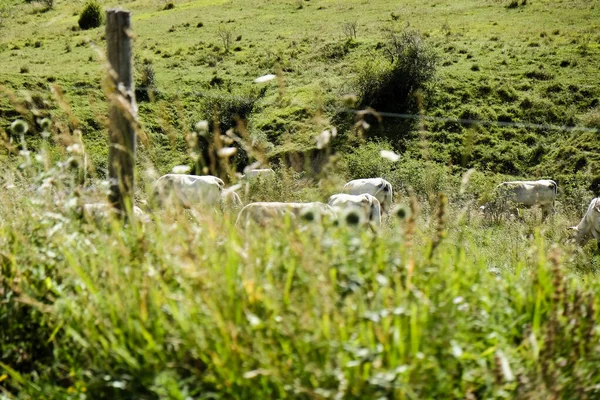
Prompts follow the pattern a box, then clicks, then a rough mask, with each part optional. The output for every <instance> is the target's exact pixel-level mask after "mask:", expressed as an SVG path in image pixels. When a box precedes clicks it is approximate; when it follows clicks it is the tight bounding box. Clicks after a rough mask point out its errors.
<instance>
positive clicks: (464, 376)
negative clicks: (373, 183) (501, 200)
mask: <svg viewBox="0 0 600 400" xmlns="http://www.w3.org/2000/svg"><path fill="white" fill-rule="evenodd" d="M99 3H100V5H101V6H102V7H103V8H104V7H108V6H111V5H114V4H113V3H110V2H108V1H100V2H99ZM90 4H91V3H90ZM126 6H127V8H129V9H131V10H132V11H133V15H134V19H133V23H134V33H135V35H136V49H135V53H136V66H137V76H136V78H137V82H138V88H137V90H136V95H137V97H138V101H139V117H140V120H141V129H140V130H139V132H138V133H139V136H140V146H139V151H138V166H137V178H138V181H137V187H138V191H137V193H136V203H137V204H139V205H141V206H142V207H144V208H145V209H146V210H147V211H150V210H153V213H152V214H151V218H150V220H141V221H137V220H132V221H131V222H130V223H128V224H127V225H122V224H121V222H119V221H117V220H114V221H111V220H109V219H100V220H97V221H96V220H89V219H88V218H85V217H84V216H83V215H82V210H81V206H82V204H84V203H86V202H94V201H101V200H103V199H105V196H106V193H105V189H106V188H105V186H103V184H102V179H103V178H105V176H106V175H105V174H106V166H107V160H106V157H107V146H106V114H107V112H106V109H107V106H106V96H105V94H106V93H105V91H107V90H110V89H107V87H106V85H103V83H102V79H103V78H104V76H105V70H104V69H103V68H102V67H101V60H102V55H101V54H102V49H103V47H104V41H103V40H104V32H103V28H96V29H90V30H86V31H81V30H79V27H78V21H79V19H80V18H81V15H82V12H83V11H84V8H85V5H84V3H83V2H68V1H66V0H65V1H54V2H44V3H37V2H28V1H12V2H5V3H0V57H1V59H2V60H3V62H2V63H1V64H0V83H1V84H2V86H1V87H0V89H2V95H0V136H2V140H3V143H4V147H5V150H4V151H3V152H2V155H1V157H2V161H3V163H2V174H1V176H2V178H1V180H0V183H1V185H2V191H1V192H0V267H1V270H0V354H2V357H1V358H0V390H1V393H0V397H2V398H13V397H17V398H35V399H38V398H107V399H108V398H110V399H113V398H144V399H158V398H175V399H185V398H240V399H244V398H283V397H289V398H401V399H403V398H408V399H412V398H469V399H479V398H522V399H547V398H578V399H583V398H596V397H598V396H599V393H598V382H599V381H600V374H599V372H598V369H597V365H598V361H599V360H598V356H597V355H598V354H599V351H600V338H599V332H600V331H599V330H598V326H597V324H596V318H597V317H598V305H599V302H600V288H599V287H598V285H597V283H596V282H597V279H596V274H597V268H598V258H597V256H595V254H594V253H593V250H594V248H595V244H593V243H590V244H588V245H587V246H585V247H583V248H579V247H576V246H574V245H573V244H571V243H569V241H568V240H567V239H568V234H567V232H566V227H567V226H570V225H573V224H574V223H576V222H577V221H578V220H579V218H580V217H581V215H582V212H583V210H585V208H586V206H587V204H588V203H589V200H590V199H591V198H592V196H593V195H594V193H595V192H596V191H597V189H598V185H599V184H600V175H599V172H598V171H599V170H598V167H599V166H600V156H598V154H600V153H599V150H600V148H599V145H598V128H599V127H600V118H599V115H600V109H599V98H600V89H598V85H597V82H598V75H599V74H598V68H597V66H598V65H599V64H600V48H599V44H600V36H598V33H597V28H598V22H597V21H599V20H600V18H599V17H600V8H598V6H597V5H595V4H594V3H593V2H592V3H589V2H585V1H583V0H581V1H580V0H573V1H561V2H556V1H543V0H538V1H536V0H533V1H532V0H529V1H520V2H519V1H507V2H503V1H498V0H487V1H481V2H469V1H463V0H461V1H456V2H440V1H435V0H426V1H408V2H404V3H403V5H402V6H398V5H394V4H390V2H389V1H384V0H375V1H369V2H365V1H362V0H356V1H354V0H348V1H343V2H342V1H333V0H310V1H306V0H304V1H301V0H298V1H291V0H290V1H287V2H285V1H284V2H274V1H270V0H264V1H263V0H252V1H245V2H238V1H222V0H194V1H169V2H164V1H158V0H135V1H131V2H129V3H127V4H126ZM97 50H98V51H97ZM270 73H273V74H276V75H277V78H276V79H274V80H272V81H269V82H266V83H253V80H254V79H255V78H256V77H259V76H263V75H266V74H270ZM364 107H373V108H374V109H375V111H381V112H384V113H383V114H382V115H383V117H381V116H380V115H378V114H377V113H376V112H373V111H367V112H364V113H356V112H355V111H353V110H356V109H363V108H364ZM387 113H393V114H409V115H408V116H409V117H411V118H404V117H399V116H398V115H396V116H394V117H392V116H388V115H389V114H387ZM418 115H421V118H417V119H413V118H412V117H414V116H418ZM405 117H406V115H405ZM457 118H458V119H462V120H484V121H485V122H486V123H485V124H476V123H470V124H465V123H462V122H457V120H456V119H457ZM16 119H22V120H24V121H26V123H27V129H24V127H25V125H23V124H13V122H14V121H15V120H16ZM200 120H206V121H208V122H207V123H206V124H199V125H197V122H198V121H200ZM520 122H523V123H527V125H523V126H519V125H518V124H516V123H520ZM497 123H515V124H512V125H510V124H509V126H499V125H498V124H497ZM11 124H12V127H11ZM539 125H546V126H544V127H540V126H539ZM565 126H567V127H576V128H580V129H573V130H568V129H564V128H562V129H561V128H560V127H565ZM557 127H558V128H557ZM581 128H584V129H581ZM228 130H229V133H228V134H227V135H223V136H221V135H219V134H215V133H214V132H217V133H218V132H220V133H225V132H226V131H228ZM195 131H197V132H195ZM324 131H327V133H326V134H325V133H323V132H324ZM209 132H213V133H209ZM333 132H336V133H337V134H336V135H335V136H334V135H333ZM215 139H217V142H219V140H220V141H221V142H220V145H230V146H235V147H236V148H237V149H238V153H237V154H236V156H235V157H233V158H232V159H231V160H228V161H231V164H229V163H228V162H225V161H224V160H221V161H223V162H219V163H212V165H211V163H210V162H208V161H207V160H209V159H210V157H211V156H214V154H212V153H211V152H213V151H214V150H215V149H213V148H212V147H211V144H212V143H214V142H215ZM382 149H385V150H392V151H395V152H396V153H397V154H399V155H400V159H399V160H397V161H391V160H389V159H387V158H383V157H381V155H380V151H381V150H382ZM256 160H259V161H261V162H262V163H263V164H265V165H266V164H270V165H271V166H273V167H274V168H275V169H276V171H277V178H276V179H273V180H266V181H263V182H261V183H259V184H254V185H249V186H246V185H245V186H243V188H242V190H240V195H241V196H242V198H243V200H244V202H245V203H247V202H250V201H259V200H271V201H325V200H326V199H327V197H328V196H329V195H330V194H332V193H335V192H336V191H339V188H340V186H341V185H342V184H343V182H345V181H346V180H348V179H350V178H356V177H365V176H382V177H385V178H386V179H388V180H389V181H390V182H392V184H393V185H394V188H395V191H396V202H397V204H398V205H399V208H397V209H396V210H395V213H394V215H392V216H391V217H390V218H389V219H387V220H386V221H385V224H384V226H383V227H382V229H381V230H380V231H379V232H377V233H373V232H370V231H364V232H363V231H360V230H355V229H345V228H339V227H336V226H333V225H331V224H328V223H326V224H324V225H323V226H304V227H293V226H273V227H271V228H270V229H264V230H260V231H258V230H257V231H252V232H248V233H245V232H240V231H239V230H237V229H236V228H235V227H234V226H233V222H234V221H235V212H234V211H235V210H233V211H231V212H229V211H228V212H226V213H225V214H223V215H222V214H218V215H213V214H211V213H206V212H201V211H186V212H180V211H178V210H163V211H160V212H159V211H157V209H156V208H152V207H153V204H152V198H151V196H149V194H150V192H151V189H150V187H151V184H152V182H153V181H154V179H156V177H157V176H159V174H162V173H165V172H168V171H170V170H171V169H172V168H173V167H174V166H176V165H181V164H184V165H189V166H194V167H197V168H199V170H200V171H202V170H203V167H206V168H207V169H208V171H209V172H213V173H216V174H220V175H221V176H223V178H225V179H226V180H227V181H228V183H229V184H233V183H235V182H237V177H236V176H235V174H234V173H233V170H234V169H236V168H237V169H241V168H243V166H245V165H247V164H249V163H251V162H254V161H256ZM510 177H540V178H541V177H551V178H553V179H555V180H557V181H558V183H559V187H560V195H559V203H558V204H557V214H556V215H555V216H554V217H553V218H551V220H549V221H548V222H547V223H545V224H540V223H539V213H538V212H537V211H536V210H533V211H531V212H528V213H525V215H524V219H523V220H504V221H500V223H490V222H489V221H485V220H483V219H482V216H481V215H480V214H479V213H478V212H477V206H478V205H479V204H480V203H481V202H482V201H485V200H486V199H487V198H488V197H489V196H490V194H491V192H492V189H493V188H494V186H495V184H496V183H497V182H499V181H501V180H503V179H507V178H510Z"/></svg>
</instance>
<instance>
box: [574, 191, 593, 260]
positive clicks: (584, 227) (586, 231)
mask: <svg viewBox="0 0 600 400" xmlns="http://www.w3.org/2000/svg"><path fill="white" fill-rule="evenodd" d="M569 229H571V230H573V231H574V232H575V241H576V242H577V243H578V244H583V243H585V242H586V241H587V240H589V239H590V238H591V237H594V239H596V242H597V243H598V250H599V251H600V197H597V198H595V199H592V201H591V202H590V205H589V207H588V209H587V211H586V212H585V215H584V216H583V218H582V219H581V222H579V225H577V226H572V227H570V228H569Z"/></svg>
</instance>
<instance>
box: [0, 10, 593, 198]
mask: <svg viewBox="0 0 600 400" xmlns="http://www.w3.org/2000/svg"><path fill="white" fill-rule="evenodd" d="M511 3H512V2H510V3H509V2H505V1H479V2H474V1H454V2H440V1H426V2H422V1H418V2H417V1H414V2H413V1H408V2H404V4H403V5H402V6H399V5H395V4H393V3H390V2H388V1H383V0H382V1H369V2H365V1H362V0H361V1H325V0H322V1H321V0H313V1H299V0H298V1H291V0H290V1H278V2H273V1H245V2H238V1H210V0H206V1H176V2H174V5H175V7H174V8H172V9H168V10H166V9H165V2H163V1H132V2H128V3H127V4H126V5H125V7H126V8H128V9H130V10H131V11H132V12H133V26H134V31H135V35H136V42H135V55H136V65H137V66H138V67H139V68H142V66H143V65H146V66H148V65H149V67H146V71H147V70H148V69H151V70H152V72H154V76H155V83H156V88H157V90H158V92H159V93H160V95H159V96H158V98H157V99H156V101H154V102H140V119H141V121H142V122H143V126H144V128H145V130H146V132H147V133H148V135H149V137H150V138H151V145H150V146H146V147H145V148H144V149H143V151H142V157H141V158H142V159H144V160H150V161H151V162H152V164H154V165H155V166H156V167H157V168H158V169H159V170H160V171H161V172H165V171H168V170H170V168H171V167H172V166H174V165H178V164H182V163H189V162H190V161H189V158H188V154H187V153H186V151H185V145H186V144H185V134H186V133H187V132H189V131H190V130H191V128H192V127H193V125H194V123H195V122H197V121H198V120H201V119H209V120H212V119H213V117H214V112H217V113H218V114H220V115H221V118H220V121H221V127H222V128H223V129H227V128H228V127H230V126H232V125H233V122H232V120H231V115H232V114H235V113H236V112H237V113H241V114H243V115H242V116H243V117H245V119H246V120H247V123H248V129H249V132H250V134H251V135H252V137H253V138H254V140H256V141H259V142H261V143H263V145H264V146H266V149H269V150H270V151H271V155H272V156H273V155H275V154H280V153H281V152H283V153H284V154H287V153H290V152H292V153H293V152H298V151H300V152H302V151H306V150H309V149H311V148H314V146H315V139H314V137H315V136H316V135H317V134H318V133H319V132H320V131H321V130H323V129H325V128H329V127H331V125H332V124H333V125H335V126H336V127H338V128H339V131H340V133H341V136H340V138H339V139H338V141H337V142H336V147H337V148H338V149H339V150H340V151H342V152H345V151H347V146H346V145H345V144H349V145H350V148H352V147H353V146H354V145H352V142H351V140H350V139H349V138H351V137H352V136H353V133H352V130H351V126H352V121H353V118H354V116H353V115H352V114H351V113H347V112H345V108H344V107H345V103H344V101H343V100H342V97H343V96H344V95H346V94H349V93H354V94H357V95H358V96H359V102H360V100H361V95H362V94H363V93H361V92H360V90H359V89H360V85H357V83H356V82H357V77H359V76H361V74H362V76H364V75H365V73H366V74H367V76H371V75H372V74H369V71H373V70H377V68H388V67H389V65H390V61H389V58H388V53H386V49H388V48H389V42H390V35H391V33H392V32H401V31H403V30H407V29H409V30H410V29H413V30H416V31H418V32H420V34H421V35H422V37H423V39H424V41H425V43H426V45H427V46H429V47H431V48H432V49H433V50H434V51H435V53H436V54H437V55H438V56H439V61H438V64H437V65H438V66H437V75H436V79H435V80H434V81H432V82H430V83H429V84H427V85H426V87H425V88H424V89H425V91H424V92H422V93H421V96H422V101H420V102H419V105H417V106H415V104H416V102H415V101H413V102H412V103H413V106H412V107H406V108H405V109H398V108H396V109H394V108H393V107H391V108H389V107H385V106H383V107H380V110H381V108H384V109H385V108H388V109H385V110H384V111H392V112H398V113H403V112H407V111H408V112H417V113H418V112H420V111H421V112H423V113H424V114H426V115H428V116H432V117H440V118H463V119H483V120H487V121H502V122H506V121H517V122H518V121H521V122H531V123H535V124H552V125H561V126H582V127H583V126H587V127H592V128H598V112H599V111H598V102H599V99H600V92H599V90H598V85H597V82H598V78H599V76H598V69H597V65H598V64H599V63H600V49H599V46H600V37H599V36H598V33H597V28H598V23H597V21H598V20H599V17H600V8H598V7H597V5H595V3H593V2H592V3H589V2H586V1H569V2H555V1H531V2H527V3H526V4H524V5H523V4H522V3H521V2H519V3H518V4H517V5H516V6H514V7H513V6H511ZM102 5H103V6H104V7H109V6H111V5H114V4H113V3H110V2H106V1H103V2H102ZM83 6H84V4H83V2H71V1H69V2H67V1H56V2H55V5H54V7H53V8H52V9H50V10H48V11H46V10H45V9H44V8H43V6H42V5H41V4H39V3H35V2H34V3H26V2H21V1H5V2H3V5H2V8H1V10H0V21H1V22H0V32H1V33H2V34H1V35H0V57H2V60H3V62H2V65H1V66H0V83H2V84H3V85H5V86H6V87H8V88H11V89H12V90H15V91H21V90H23V89H25V90H28V93H30V95H33V96H34V98H33V100H32V101H33V102H34V103H36V102H37V104H38V108H41V109H42V110H41V111H40V112H41V113H43V114H51V115H53V117H54V118H55V119H57V120H61V119H63V120H65V119H66V118H65V116H64V115H63V113H61V112H60V111H59V110H56V109H54V108H53V106H51V105H50V106H45V105H44V104H43V102H42V101H43V99H48V98H49V97H50V94H49V92H48V90H47V87H48V85H49V84H56V85H59V86H60V87H61V88H62V90H63V91H64V98H65V100H66V101H68V103H69V104H70V106H71V110H72V112H73V114H74V117H76V118H75V119H76V121H74V119H73V118H71V124H73V122H75V124H76V125H77V127H78V128H79V129H81V130H82V132H83V136H84V139H85V141H86V144H87V145H88V148H89V149H90V150H91V153H92V157H93V161H94V164H95V165H96V166H97V167H98V171H99V173H100V175H102V174H103V168H105V167H106V161H105V159H106V146H105V137H106V129H105V125H106V121H105V115H106V106H105V103H104V100H103V97H102V93H101V90H100V80H101V78H102V76H103V71H102V68H101V62H100V61H99V58H100V57H99V55H98V51H100V53H102V52H103V51H104V45H105V44H104V41H103V39H104V31H103V29H104V28H103V27H101V28H97V29H93V30H89V31H80V30H78V28H77V19H78V13H79V12H81V10H82V8H83ZM352 27H354V28H355V29H356V35H355V37H353V36H352V35H351V34H350V33H349V32H350V31H351V29H352ZM227 36H229V37H230V39H231V43H230V45H229V49H228V51H226V49H225V47H224V42H223V39H222V38H223V37H227ZM365 71H366V72H365ZM277 72H279V73H280V74H281V76H282V80H281V83H280V85H278V84H277V82H275V81H271V82H269V83H265V84H253V83H252V80H253V79H254V78H256V77H258V76H261V75H264V74H267V73H277ZM138 94H139V93H138ZM17 96H18V97H20V98H23V97H24V95H23V94H22V93H21V94H17ZM365 105H368V104H365ZM30 108H31V107H30ZM15 114H16V113H15V111H14V106H11V105H9V104H8V101H7V98H3V100H2V104H0V118H1V120H0V126H1V127H3V128H4V129H6V128H7V126H8V125H9V124H10V122H11V120H12V119H13V118H14V117H15V116H16V115H15ZM370 122H373V121H370ZM418 126H419V125H418V124H414V123H413V122H412V121H411V120H405V119H401V118H392V117H386V118H384V119H383V121H382V123H381V124H377V123H375V124H372V127H371V129H370V130H369V132H368V134H369V135H370V136H372V137H375V136H381V137H384V138H385V139H386V140H387V141H389V142H390V145H391V146H392V147H394V148H396V149H397V150H399V151H402V152H404V151H407V155H408V154H410V155H411V156H412V157H414V158H425V159H430V160H433V161H436V162H440V163H443V164H452V165H457V166H460V167H476V168H477V169H479V170H481V171H490V172H495V173H502V174H509V175H517V176H528V177H542V176H551V177H553V178H555V179H557V180H558V181H559V184H561V186H565V187H566V188H570V187H573V186H578V185H581V186H583V187H584V188H587V189H591V190H596V188H597V185H598V181H599V180H598V179H599V178H598V176H597V175H598V167H599V165H598V161H599V160H598V157H597V156H596V153H597V150H598V140H597V133H595V132H593V131H590V132H582V131H572V132H569V131H563V130H555V129H534V128H510V127H508V128H507V127H502V128H498V127H493V126H492V127H490V126H475V127H473V126H467V125H464V124H457V123H452V122H444V121H440V122H436V121H433V122H426V123H425V124H423V125H422V126H421V132H420V133H419V132H418V131H417V128H418ZM348 140H350V143H347V141H348ZM424 144H425V146H424ZM424 148H425V149H426V150H423V149H424ZM494 179H495V178H494ZM496 180H497V179H496ZM569 190H570V189H569Z"/></svg>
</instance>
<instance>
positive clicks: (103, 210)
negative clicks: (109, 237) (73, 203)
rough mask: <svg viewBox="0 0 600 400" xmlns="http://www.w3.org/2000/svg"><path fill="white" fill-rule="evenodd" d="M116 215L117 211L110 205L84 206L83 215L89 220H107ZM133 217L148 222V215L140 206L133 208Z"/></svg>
mask: <svg viewBox="0 0 600 400" xmlns="http://www.w3.org/2000/svg"><path fill="white" fill-rule="evenodd" d="M116 213H117V210H116V209H114V208H113V207H112V206H111V205H110V204H108V203H88V204H84V205H83V214H84V216H85V217H87V218H92V219H99V218H106V217H108V216H110V215H113V214H116ZM133 215H135V216H136V217H137V218H139V219H141V220H143V221H146V220H148V216H147V215H146V213H145V212H144V211H142V209H141V208H139V207H138V206H133Z"/></svg>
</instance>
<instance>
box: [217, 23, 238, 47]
mask: <svg viewBox="0 0 600 400" xmlns="http://www.w3.org/2000/svg"><path fill="white" fill-rule="evenodd" d="M217 34H218V35H219V37H220V38H221V42H222V43H223V48H224V49H225V53H229V47H230V46H231V42H232V41H233V36H234V34H233V30H232V29H230V28H226V27H224V26H219V28H218V29H217Z"/></svg>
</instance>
